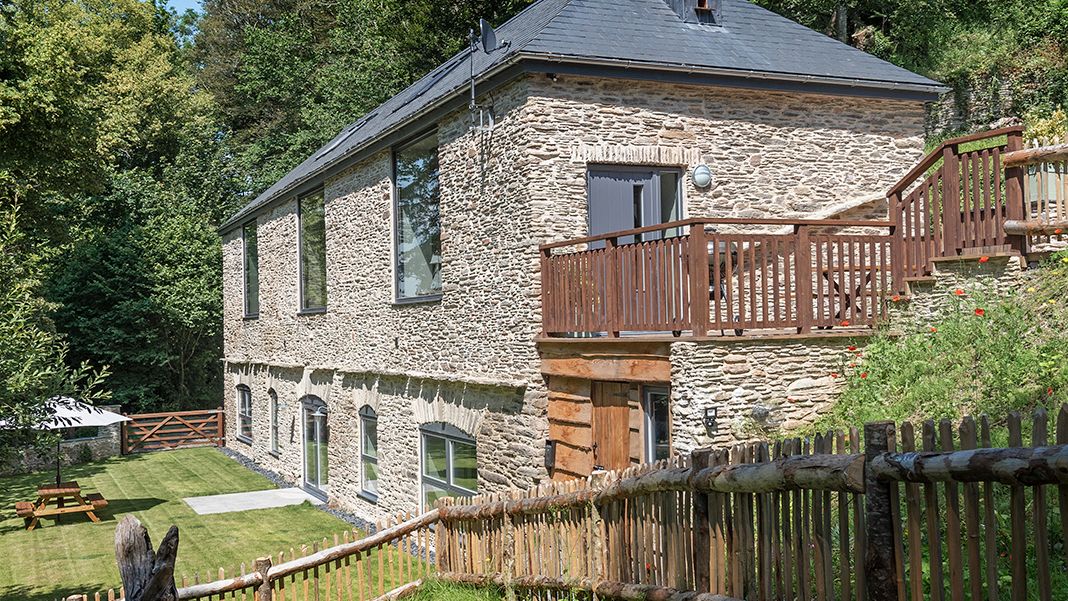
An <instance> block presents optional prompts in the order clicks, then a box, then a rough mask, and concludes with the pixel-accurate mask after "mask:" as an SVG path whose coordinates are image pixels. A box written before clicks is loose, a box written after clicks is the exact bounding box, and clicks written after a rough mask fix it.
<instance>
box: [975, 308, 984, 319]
mask: <svg viewBox="0 0 1068 601" xmlns="http://www.w3.org/2000/svg"><path fill="white" fill-rule="evenodd" d="M975 314H976V315H978V316H979V317H982V316H984V315H986V310H984V309H983V308H982V307H979V308H977V309H976V310H975Z"/></svg>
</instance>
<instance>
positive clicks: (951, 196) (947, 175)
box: [923, 145, 962, 273]
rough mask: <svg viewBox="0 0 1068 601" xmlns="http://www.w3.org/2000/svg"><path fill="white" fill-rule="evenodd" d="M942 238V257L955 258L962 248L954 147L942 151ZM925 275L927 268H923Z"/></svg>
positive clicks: (957, 170) (958, 169)
mask: <svg viewBox="0 0 1068 601" xmlns="http://www.w3.org/2000/svg"><path fill="white" fill-rule="evenodd" d="M942 176H943V180H942V190H943V196H942V215H943V221H942V236H943V240H944V241H945V246H944V251H943V254H944V256H955V255H957V253H958V252H959V251H960V249H961V248H962V242H961V231H960V229H961V205H960V161H959V160H958V158H957V153H956V147H955V146H953V145H949V146H946V147H945V149H944V150H943V151H942ZM923 269H924V272H925V273H926V270H927V266H926V265H924V266H923Z"/></svg>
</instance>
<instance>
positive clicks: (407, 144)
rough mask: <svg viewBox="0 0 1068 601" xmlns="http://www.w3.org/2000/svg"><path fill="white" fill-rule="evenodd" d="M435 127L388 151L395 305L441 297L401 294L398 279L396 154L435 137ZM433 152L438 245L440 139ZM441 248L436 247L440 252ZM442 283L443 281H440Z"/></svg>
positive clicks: (398, 194)
mask: <svg viewBox="0 0 1068 601" xmlns="http://www.w3.org/2000/svg"><path fill="white" fill-rule="evenodd" d="M437 135H438V131H437V128H431V129H428V130H424V131H422V132H420V133H418V134H415V135H413V136H411V137H410V138H407V139H405V140H404V141H403V142H401V143H399V144H397V145H395V146H394V147H393V148H392V150H391V151H390V179H391V182H390V183H391V185H390V194H391V196H392V197H393V198H392V201H393V202H392V204H393V223H392V226H393V248H392V253H393V304H395V305H413V304H420V303H433V302H439V301H441V298H442V292H441V291H438V292H434V293H431V294H423V295H420V296H401V291H400V281H399V278H398V276H399V275H400V229H401V228H400V187H399V186H398V185H397V154H398V153H399V152H401V151H403V150H405V149H407V148H409V147H411V146H414V145H416V144H418V143H419V142H422V141H423V140H425V139H427V138H431V137H433V138H437ZM434 152H436V153H437V155H438V173H439V177H438V190H439V191H438V231H439V245H440V232H441V192H440V190H441V178H440V172H441V146H440V141H438V144H437V145H435V147H434ZM441 251H442V249H441V248H439V249H438V252H439V253H440V252H441ZM442 285H444V283H442Z"/></svg>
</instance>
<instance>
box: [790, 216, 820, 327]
mask: <svg viewBox="0 0 1068 601" xmlns="http://www.w3.org/2000/svg"><path fill="white" fill-rule="evenodd" d="M794 244H796V249H795V251H794V263H795V265H796V268H797V271H796V276H797V277H796V278H795V282H796V285H797V331H798V333H800V334H804V333H807V332H809V331H810V330H811V329H812V244H811V243H810V242H809V237H808V226H806V225H795V226H794ZM821 302H822V301H821Z"/></svg>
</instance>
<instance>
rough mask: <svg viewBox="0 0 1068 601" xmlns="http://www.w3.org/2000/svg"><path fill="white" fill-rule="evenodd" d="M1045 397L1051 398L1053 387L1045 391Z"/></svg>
mask: <svg viewBox="0 0 1068 601" xmlns="http://www.w3.org/2000/svg"><path fill="white" fill-rule="evenodd" d="M1046 396H1053V387H1052V386H1050V387H1049V388H1047V389H1046Z"/></svg>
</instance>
